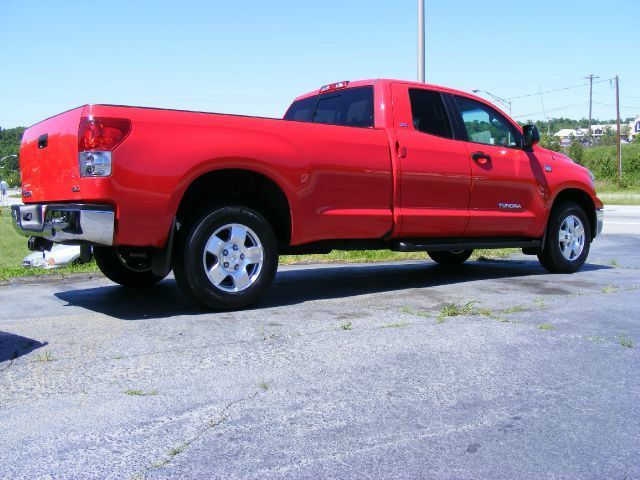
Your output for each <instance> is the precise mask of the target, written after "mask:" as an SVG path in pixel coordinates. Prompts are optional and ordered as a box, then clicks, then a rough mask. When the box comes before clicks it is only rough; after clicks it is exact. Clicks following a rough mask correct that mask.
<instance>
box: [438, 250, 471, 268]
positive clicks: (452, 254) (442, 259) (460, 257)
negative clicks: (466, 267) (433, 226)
mask: <svg viewBox="0 0 640 480" xmlns="http://www.w3.org/2000/svg"><path fill="white" fill-rule="evenodd" d="M427 253H428V254H429V256H430V257H431V260H433V261H434V262H437V263H439V264H440V265H460V264H461V263H464V262H466V261H467V260H468V259H469V257H470V256H471V254H472V253H473V250H449V251H444V252H440V251H439V252H433V251H427Z"/></svg>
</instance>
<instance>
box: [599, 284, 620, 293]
mask: <svg viewBox="0 0 640 480" xmlns="http://www.w3.org/2000/svg"><path fill="white" fill-rule="evenodd" d="M617 291H618V287H616V286H615V285H607V286H606V287H604V288H603V289H602V293H615V292H617Z"/></svg>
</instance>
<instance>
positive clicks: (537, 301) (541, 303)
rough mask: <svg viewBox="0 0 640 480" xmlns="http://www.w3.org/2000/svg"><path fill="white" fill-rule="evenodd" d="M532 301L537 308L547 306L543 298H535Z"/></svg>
mask: <svg viewBox="0 0 640 480" xmlns="http://www.w3.org/2000/svg"><path fill="white" fill-rule="evenodd" d="M533 303H535V304H536V306H537V307H538V308H545V307H546V306H547V304H546V303H545V301H544V298H536V299H535V300H534V301H533Z"/></svg>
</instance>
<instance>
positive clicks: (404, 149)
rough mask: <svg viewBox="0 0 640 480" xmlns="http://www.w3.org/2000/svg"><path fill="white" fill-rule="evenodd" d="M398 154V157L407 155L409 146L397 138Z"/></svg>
mask: <svg viewBox="0 0 640 480" xmlns="http://www.w3.org/2000/svg"><path fill="white" fill-rule="evenodd" d="M396 154H397V155H398V158H404V157H406V156H407V147H405V146H404V145H400V141H399V140H396Z"/></svg>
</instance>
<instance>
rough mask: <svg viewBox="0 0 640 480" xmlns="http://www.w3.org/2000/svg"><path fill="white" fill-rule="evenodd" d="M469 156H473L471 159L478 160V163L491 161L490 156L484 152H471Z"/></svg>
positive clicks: (483, 163)
mask: <svg viewBox="0 0 640 480" xmlns="http://www.w3.org/2000/svg"><path fill="white" fill-rule="evenodd" d="M471 158H473V160H474V161H476V162H478V163H479V164H480V165H486V164H487V163H489V162H490V161H491V156H490V155H487V154H486V153H484V152H473V153H472V154H471Z"/></svg>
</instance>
